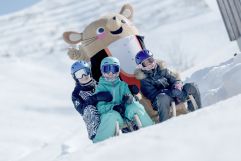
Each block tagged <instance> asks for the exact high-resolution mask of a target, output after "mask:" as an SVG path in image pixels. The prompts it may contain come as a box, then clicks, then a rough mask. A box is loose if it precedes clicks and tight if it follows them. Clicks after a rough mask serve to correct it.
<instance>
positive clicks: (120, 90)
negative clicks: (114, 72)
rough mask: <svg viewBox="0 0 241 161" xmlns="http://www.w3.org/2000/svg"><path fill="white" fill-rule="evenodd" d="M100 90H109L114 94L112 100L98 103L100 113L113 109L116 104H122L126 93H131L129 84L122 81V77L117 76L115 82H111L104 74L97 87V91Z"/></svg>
mask: <svg viewBox="0 0 241 161" xmlns="http://www.w3.org/2000/svg"><path fill="white" fill-rule="evenodd" d="M100 91H109V92H110V93H111V94H112V96H113V99H112V101H111V102H104V101H101V102H99V103H98V104H97V108H98V111H99V112H100V114H104V113H107V112H109V111H110V110H112V109H113V107H114V106H115V105H118V104H121V101H122V97H123V96H124V95H125V94H131V92H130V90H129V88H128V85H127V84H126V83H125V82H123V81H121V80H120V78H117V79H116V80H115V81H113V82H109V81H106V80H105V78H104V77H103V76H102V77H100V80H99V84H98V86H97V88H96V91H95V93H98V92H100Z"/></svg>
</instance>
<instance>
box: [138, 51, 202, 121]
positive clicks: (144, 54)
mask: <svg viewBox="0 0 241 161" xmlns="http://www.w3.org/2000/svg"><path fill="white" fill-rule="evenodd" d="M135 61H136V64H137V65H138V66H137V69H136V71H135V76H136V78H137V79H139V80H140V82H141V92H142V94H143V95H144V96H145V97H146V98H147V99H149V100H150V101H151V103H152V106H153V108H154V110H156V111H158V114H159V121H160V122H162V121H165V120H167V119H168V118H169V111H170V105H171V102H172V101H175V102H177V103H179V102H184V101H186V99H187V97H188V95H193V97H194V98H195V101H196V103H197V105H198V108H201V98H200V92H199V90H198V88H197V86H196V85H195V84H194V83H186V84H185V85H183V83H182V81H181V80H180V79H179V78H178V76H177V75H175V74H173V73H172V72H171V71H170V70H169V69H167V68H164V66H163V63H162V62H159V61H157V60H155V59H154V58H153V54H152V53H151V52H150V51H149V50H141V51H139V52H138V53H137V55H136V57H135ZM188 108H189V110H190V111H193V110H194V109H193V106H192V104H191V103H190V102H188Z"/></svg>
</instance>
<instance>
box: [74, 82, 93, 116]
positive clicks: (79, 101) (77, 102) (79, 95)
mask: <svg viewBox="0 0 241 161" xmlns="http://www.w3.org/2000/svg"><path fill="white" fill-rule="evenodd" d="M95 87H96V81H95V80H94V79H93V80H92V81H91V82H90V83H88V84H86V85H81V84H80V83H76V86H75V88H74V91H73V92H72V101H73V104H74V107H75V109H76V110H77V111H78V112H79V113H80V114H81V115H83V110H84V108H85V107H86V106H87V104H86V102H85V100H86V99H87V98H88V97H89V96H92V95H93V94H94V92H95Z"/></svg>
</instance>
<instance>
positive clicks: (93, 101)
mask: <svg viewBox="0 0 241 161" xmlns="http://www.w3.org/2000/svg"><path fill="white" fill-rule="evenodd" d="M97 103H98V100H97V99H96V96H95V95H92V96H89V97H88V98H87V99H86V100H85V105H84V107H86V106H88V105H93V106H96V105H97Z"/></svg>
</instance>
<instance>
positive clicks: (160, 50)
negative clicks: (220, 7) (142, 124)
mask: <svg viewBox="0 0 241 161" xmlns="http://www.w3.org/2000/svg"><path fill="white" fill-rule="evenodd" d="M124 2H129V3H132V4H133V5H134V8H135V13H134V23H135V24H136V25H137V27H138V28H139V29H140V31H141V32H142V33H143V34H144V35H145V41H146V45H147V47H149V48H150V49H151V50H152V51H153V53H154V54H155V56H156V57H157V58H160V59H164V60H166V61H167V64H168V65H169V66H171V67H174V68H178V69H177V70H179V71H183V72H182V76H183V78H184V79H186V81H195V82H196V83H198V85H199V87H200V90H201V92H202V96H203V102H204V104H205V105H209V106H206V107H205V108H203V109H202V110H199V111H197V112H193V113H190V114H188V115H185V116H180V117H177V118H173V119H170V120H168V121H166V122H165V123H162V124H158V125H155V126H152V127H148V128H145V129H141V130H140V131H137V132H134V133H131V134H127V135H122V136H120V137H116V138H112V139H109V140H107V141H104V142H102V143H99V144H95V145H93V144H92V143H91V142H90V141H89V140H88V139H87V133H86V129H85V127H84V124H83V121H82V119H81V118H80V116H79V114H78V113H77V112H76V111H75V110H74V108H73V106H72V103H71V100H70V95H71V92H72V89H73V86H74V82H73V80H72V78H71V76H70V73H69V67H70V65H71V63H72V61H71V60H69V58H68V57H67V55H66V47H67V45H66V44H65V43H64V42H63V40H62V37H61V36H62V33H63V32H64V31H66V30H77V31H82V30H83V28H84V26H86V24H88V23H89V22H91V21H92V20H94V19H96V18H98V17H99V16H100V15H103V14H105V13H107V12H110V11H114V12H118V11H119V9H120V6H121V5H122V4H123V3H124ZM96 7H98V8H97V9H96ZM0 32H1V38H0V44H1V48H0V73H1V75H0V80H1V84H0V89H1V93H0V127H1V130H0V161H43V160H44V161H76V160H84V161H88V160H89V161H93V160H103V161H108V160H110V161H113V160H123V159H124V160H134V159H138V160H167V161H168V160H170V161H173V160H174V161H175V160H187V161H189V160H190V161H193V160H197V161H199V160H200V161H203V160H204V161H209V160H210V161H211V160H219V161H226V160H230V161H240V160H241V157H240V155H239V151H238V150H239V149H240V148H241V139H240V136H241V126H240V124H241V119H240V117H239V114H240V112H241V108H240V104H241V101H240V100H241V89H240V87H241V86H240V82H241V76H240V75H241V70H240V69H241V64H240V63H241V55H237V56H236V57H233V54H234V53H236V52H238V46H237V45H236V43H235V42H229V40H228V35H227V33H226V30H225V27H224V24H223V22H222V19H221V16H220V13H219V12H218V11H217V6H216V1H215V0H206V1H203V0H182V1H180V2H179V1H176V0H163V1H159V0H143V1H138V0H130V1H124V0H123V1H117V0H107V1H102V0H88V1H87V0H85V1H77V0H62V1H57V0H42V1H40V2H39V3H37V4H36V5H34V6H32V7H30V8H26V9H24V10H21V11H18V12H15V13H12V14H9V15H4V16H0ZM223 99H225V100H224V101H222V100H223Z"/></svg>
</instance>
